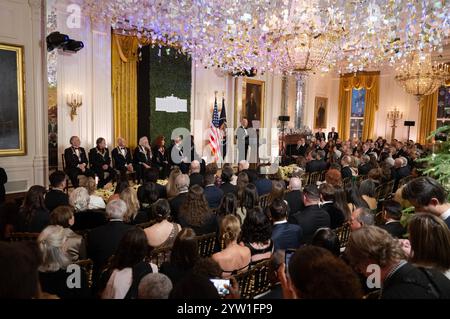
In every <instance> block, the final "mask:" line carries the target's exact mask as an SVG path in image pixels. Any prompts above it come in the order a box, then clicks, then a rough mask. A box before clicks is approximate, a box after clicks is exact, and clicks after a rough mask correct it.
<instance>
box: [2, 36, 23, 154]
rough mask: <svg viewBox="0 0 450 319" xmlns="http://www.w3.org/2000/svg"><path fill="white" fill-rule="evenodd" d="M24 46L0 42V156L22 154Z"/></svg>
mask: <svg viewBox="0 0 450 319" xmlns="http://www.w3.org/2000/svg"><path fill="white" fill-rule="evenodd" d="M23 61H24V48H23V47H22V46H16V45H9V44H1V43H0V83H1V85H0V156H23V155H25V154H26V137H25V127H26V124H25V95H24V65H23Z"/></svg>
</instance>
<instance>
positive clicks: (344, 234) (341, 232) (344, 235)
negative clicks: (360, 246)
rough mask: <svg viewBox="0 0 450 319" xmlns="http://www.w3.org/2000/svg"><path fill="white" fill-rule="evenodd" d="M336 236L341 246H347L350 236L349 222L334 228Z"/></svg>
mask: <svg viewBox="0 0 450 319" xmlns="http://www.w3.org/2000/svg"><path fill="white" fill-rule="evenodd" d="M335 231H336V236H337V237H338V239H339V244H340V247H341V248H345V246H347V242H348V239H349V237H350V233H351V229H350V224H348V223H345V224H344V225H342V226H341V227H339V228H336V230H335Z"/></svg>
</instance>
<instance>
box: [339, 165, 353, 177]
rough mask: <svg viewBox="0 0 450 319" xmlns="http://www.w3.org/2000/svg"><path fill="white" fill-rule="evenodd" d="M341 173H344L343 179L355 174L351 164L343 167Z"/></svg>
mask: <svg viewBox="0 0 450 319" xmlns="http://www.w3.org/2000/svg"><path fill="white" fill-rule="evenodd" d="M341 175H342V179H344V178H347V177H352V176H353V174H352V170H351V169H350V167H349V166H346V167H342V169H341Z"/></svg>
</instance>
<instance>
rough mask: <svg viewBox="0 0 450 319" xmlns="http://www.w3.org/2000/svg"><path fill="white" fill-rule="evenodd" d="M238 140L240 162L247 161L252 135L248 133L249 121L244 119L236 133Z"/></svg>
mask: <svg viewBox="0 0 450 319" xmlns="http://www.w3.org/2000/svg"><path fill="white" fill-rule="evenodd" d="M236 139H237V144H238V153H239V160H238V161H239V162H240V161H243V160H247V155H248V147H249V145H250V135H249V133H248V120H247V118H245V117H243V118H242V120H241V126H240V127H239V128H238V129H237V131H236Z"/></svg>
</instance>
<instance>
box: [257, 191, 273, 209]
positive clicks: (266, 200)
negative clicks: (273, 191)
mask: <svg viewBox="0 0 450 319" xmlns="http://www.w3.org/2000/svg"><path fill="white" fill-rule="evenodd" d="M269 197H270V194H266V195H263V196H261V197H260V198H259V206H260V207H261V208H262V209H264V208H266V207H267V206H269Z"/></svg>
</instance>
